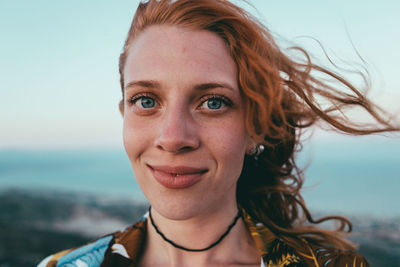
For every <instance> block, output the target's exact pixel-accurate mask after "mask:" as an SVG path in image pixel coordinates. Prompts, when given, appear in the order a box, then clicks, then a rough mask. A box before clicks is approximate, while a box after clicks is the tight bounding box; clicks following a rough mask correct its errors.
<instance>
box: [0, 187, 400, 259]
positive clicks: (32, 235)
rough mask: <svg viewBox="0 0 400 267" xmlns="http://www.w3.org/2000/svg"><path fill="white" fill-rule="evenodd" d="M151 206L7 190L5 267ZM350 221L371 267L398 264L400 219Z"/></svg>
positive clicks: (1, 204) (0, 248)
mask: <svg viewBox="0 0 400 267" xmlns="http://www.w3.org/2000/svg"><path fill="white" fill-rule="evenodd" d="M147 208H148V205H147V204H146V203H143V202H142V203H137V202H135V201H132V200H130V199H123V198H120V199H115V198H114V199H110V198H109V199H104V198H103V197H102V196H96V195H88V194H85V195H84V194H78V193H65V192H64V193H63V192H52V193H50V192H47V193H43V192H40V191H29V190H20V189H18V190H17V189H9V190H4V191H2V192H0V211H1V212H0V240H2V242H0V266H2V267H6V266H10V267H11V266H12V267H20V266H35V265H36V264H38V262H39V261H40V260H41V259H43V258H45V257H46V256H48V255H50V254H52V253H55V252H58V251H60V250H64V249H67V248H71V247H75V246H79V245H82V244H84V243H86V242H88V241H90V240H92V239H94V238H96V237H99V236H102V235H104V234H107V233H111V232H114V231H118V230H122V229H124V228H125V227H126V226H128V225H130V224H132V223H134V222H135V221H136V220H137V219H139V218H140V217H141V216H142V215H143V214H144V213H145V212H146V210H147ZM315 215H316V216H323V215H324V214H322V213H315ZM325 215H326V214H325ZM349 219H350V220H351V221H352V223H353V226H354V229H353V233H354V234H353V235H352V237H351V238H350V239H351V240H353V241H354V242H356V243H358V244H359V252H360V253H361V254H363V255H364V256H365V257H366V258H367V259H368V261H369V262H370V264H371V266H385V267H395V266H399V264H400V217H398V218H391V219H387V218H386V219H385V218H379V217H373V216H368V217H366V216H357V215H352V216H349Z"/></svg>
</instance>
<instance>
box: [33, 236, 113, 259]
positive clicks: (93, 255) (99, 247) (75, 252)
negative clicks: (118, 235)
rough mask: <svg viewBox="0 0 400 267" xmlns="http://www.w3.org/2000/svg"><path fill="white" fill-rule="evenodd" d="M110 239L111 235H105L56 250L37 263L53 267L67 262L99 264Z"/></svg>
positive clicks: (111, 238)
mask: <svg viewBox="0 0 400 267" xmlns="http://www.w3.org/2000/svg"><path fill="white" fill-rule="evenodd" d="M112 240H113V235H107V236H104V237H102V238H99V239H97V240H94V241H92V242H90V243H88V244H86V245H83V246H80V247H77V248H72V249H67V250H64V251H61V252H58V253H56V254H53V255H50V256H48V257H47V258H45V259H44V260H43V261H42V262H40V263H39V265H38V267H53V266H54V267H55V266H64V265H67V264H74V265H72V266H82V267H83V266H93V267H94V266H100V264H101V262H102V261H103V259H104V254H105V252H106V250H107V248H108V247H109V244H110V243H111V241H112Z"/></svg>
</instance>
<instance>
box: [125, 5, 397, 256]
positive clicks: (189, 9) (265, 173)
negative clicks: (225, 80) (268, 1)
mask: <svg viewBox="0 0 400 267" xmlns="http://www.w3.org/2000/svg"><path fill="white" fill-rule="evenodd" d="M157 24H158V25H160V24H164V25H165V24H167V25H176V26H179V27H186V28H189V29H201V30H208V31H211V32H213V33H216V34H217V35H218V36H220V37H221V38H222V39H223V40H224V41H225V43H226V44H227V46H228V48H229V51H230V53H231V56H232V58H233V59H234V61H235V63H236V65H237V68H238V77H237V78H238V84H239V88H240V91H241V94H242V96H243V98H244V101H245V103H246V105H245V106H246V123H247V129H248V132H249V133H250V136H251V137H252V138H253V139H254V141H256V142H257V143H259V144H263V145H264V146H265V150H264V152H263V153H262V154H261V155H260V156H259V157H258V160H255V159H254V158H253V157H249V156H245V162H244V167H243V171H242V174H241V176H240V178H239V181H238V186H237V202H238V204H239V205H241V206H242V207H244V208H245V209H246V210H247V211H248V212H249V213H250V214H251V215H252V216H253V217H255V218H256V219H258V220H260V221H262V222H263V223H264V224H266V225H267V226H269V228H270V229H271V230H272V231H273V232H275V234H277V235H278V236H280V237H282V238H284V239H286V240H288V241H290V242H291V243H295V244H296V243H298V244H299V245H301V244H302V243H301V242H297V241H298V240H299V238H302V237H306V238H307V239H308V240H310V241H311V242H316V243H319V244H323V245H328V246H332V247H336V248H338V249H342V250H346V249H353V248H354V246H353V245H352V244H351V243H350V242H348V241H347V240H345V239H344V238H343V237H342V235H341V233H343V232H344V230H345V228H346V226H347V228H348V230H349V231H351V223H350V221H348V220H347V219H346V218H343V217H339V216H329V217H325V218H322V219H319V220H314V219H313V218H312V216H311V214H310V212H309V210H308V209H307V208H306V205H305V203H304V200H303V198H302V197H301V194H300V189H301V187H302V184H303V176H302V171H301V170H300V169H299V168H298V167H297V165H296V161H295V155H296V152H297V151H299V150H300V145H301V143H300V141H299V140H300V135H301V133H302V129H304V128H307V127H310V126H312V125H314V124H315V123H316V122H318V121H323V122H325V123H327V124H328V125H330V126H331V127H332V128H333V129H336V130H339V131H341V132H344V133H348V134H354V135H364V134H371V133H378V132H386V131H398V130H399V127H396V126H393V125H392V124H391V122H390V121H389V120H387V119H386V117H385V113H383V111H382V110H380V109H379V108H378V107H377V106H376V105H374V104H373V103H372V102H371V101H370V100H368V99H367V98H366V97H365V96H364V95H363V94H362V93H361V92H360V91H359V90H357V89H356V88H355V87H354V86H353V85H352V84H351V83H350V82H348V81H347V80H346V79H344V78H342V77H341V76H340V75H338V74H336V73H335V72H333V71H331V70H329V69H327V68H324V67H321V66H318V65H316V64H314V63H313V62H312V61H311V57H310V56H309V54H308V53H307V52H306V51H305V50H303V49H302V48H300V47H292V48H291V49H293V50H295V51H297V52H300V54H301V55H302V56H303V60H301V59H298V60H295V59H293V58H292V57H290V56H288V55H287V54H285V53H284V52H283V51H282V50H281V49H280V48H279V47H278V45H277V44H276V43H275V41H274V38H273V37H272V36H271V34H270V33H269V31H268V30H267V29H266V28H265V26H264V25H262V24H261V23H260V22H259V21H258V20H257V19H255V18H254V17H252V16H251V15H250V14H248V13H247V12H246V11H245V10H243V9H242V8H240V7H238V6H236V5H234V4H232V3H231V2H229V1H227V0H196V1H193V0H175V1H174V0H149V1H146V2H144V3H140V4H139V7H138V9H137V11H136V14H135V17H134V19H133V21H132V25H131V27H130V29H129V33H128V37H127V39H126V41H125V45H124V48H123V52H122V54H121V56H120V61H119V72H120V75H121V76H120V77H121V80H120V82H121V88H122V90H124V66H125V62H126V59H127V51H128V50H129V46H130V45H131V43H132V41H133V40H134V39H135V37H136V36H137V35H138V34H140V33H141V32H142V31H143V30H144V29H145V28H146V27H149V26H150V25H157ZM321 75H323V77H326V78H330V81H327V80H326V79H322V78H321V77H322V76H321ZM360 75H362V77H363V78H365V76H363V74H362V73H360ZM332 81H334V83H332ZM339 88H340V89H339ZM343 88H344V89H345V90H342V89H343ZM321 103H328V106H327V105H326V104H325V105H322V104H321ZM354 106H358V107H361V108H362V109H363V110H364V111H366V112H367V113H368V114H370V115H371V116H372V118H374V119H375V120H376V123H375V124H373V125H365V124H364V125H363V124H357V123H355V122H353V121H351V120H349V119H347V118H346V117H345V116H340V114H341V112H342V111H343V110H344V109H346V108H348V107H354ZM329 219H335V220H338V221H339V222H341V225H340V227H338V229H336V230H333V231H332V230H325V229H321V228H318V227H316V226H314V225H313V224H318V223H320V222H323V221H326V220H329Z"/></svg>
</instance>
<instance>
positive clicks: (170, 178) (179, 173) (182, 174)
mask: <svg viewBox="0 0 400 267" xmlns="http://www.w3.org/2000/svg"><path fill="white" fill-rule="evenodd" d="M147 166H148V167H149V168H150V170H151V172H152V173H153V176H154V178H155V179H156V181H157V182H159V183H160V184H161V185H163V186H165V187H167V188H170V189H183V188H187V187H190V186H192V185H194V184H196V183H197V182H199V181H200V180H201V178H202V177H203V174H205V173H206V172H207V169H200V168H193V167H186V166H175V167H171V166H150V165H147Z"/></svg>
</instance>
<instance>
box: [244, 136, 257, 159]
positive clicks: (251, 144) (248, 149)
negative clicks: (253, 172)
mask: <svg viewBox="0 0 400 267" xmlns="http://www.w3.org/2000/svg"><path fill="white" fill-rule="evenodd" d="M256 146H257V143H256V142H255V141H254V139H253V138H249V141H248V142H247V147H246V154H247V155H252V154H253V153H254V149H255V148H256Z"/></svg>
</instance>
